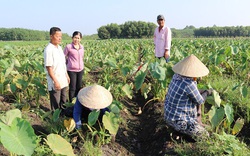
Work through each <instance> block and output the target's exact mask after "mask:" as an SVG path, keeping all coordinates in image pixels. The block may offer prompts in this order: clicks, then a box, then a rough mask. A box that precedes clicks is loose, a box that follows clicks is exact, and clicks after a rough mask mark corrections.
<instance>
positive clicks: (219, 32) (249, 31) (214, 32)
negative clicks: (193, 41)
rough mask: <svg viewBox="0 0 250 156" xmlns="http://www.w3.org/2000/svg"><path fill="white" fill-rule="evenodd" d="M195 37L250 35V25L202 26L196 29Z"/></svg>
mask: <svg viewBox="0 0 250 156" xmlns="http://www.w3.org/2000/svg"><path fill="white" fill-rule="evenodd" d="M194 36H195V37H249V36H250V26H245V27H244V26H236V27H234V26H232V27H217V26H213V27H205V28H204V27H201V28H199V29H194Z"/></svg>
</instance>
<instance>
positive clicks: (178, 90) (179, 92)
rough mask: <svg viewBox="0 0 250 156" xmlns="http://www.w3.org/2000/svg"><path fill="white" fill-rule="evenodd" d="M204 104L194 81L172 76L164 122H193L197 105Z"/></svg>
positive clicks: (177, 75) (195, 117)
mask: <svg viewBox="0 0 250 156" xmlns="http://www.w3.org/2000/svg"><path fill="white" fill-rule="evenodd" d="M202 103H204V99H203V97H202V96H201V94H200V92H199V90H198V88H197V83H196V81H194V80H193V78H190V77H184V76H181V75H179V74H174V76H173V79H172V81H171V83H170V85H169V88H168V93H167V95H166V100H165V106H164V110H165V114H164V117H165V120H166V121H176V120H184V121H193V120H196V119H197V107H196V106H197V105H198V104H202Z"/></svg>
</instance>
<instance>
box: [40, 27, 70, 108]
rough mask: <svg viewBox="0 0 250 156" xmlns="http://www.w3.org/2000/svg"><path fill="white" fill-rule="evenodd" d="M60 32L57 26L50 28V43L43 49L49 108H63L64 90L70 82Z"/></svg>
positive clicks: (64, 101)
mask: <svg viewBox="0 0 250 156" xmlns="http://www.w3.org/2000/svg"><path fill="white" fill-rule="evenodd" d="M61 40H62V32H61V29H60V28H58V27H52V28H51V29H50V43H49V44H48V45H47V46H46V48H45V49H44V66H45V71H46V78H47V82H48V90H49V95H50V104H51V110H53V111H54V110H55V109H57V108H59V109H63V104H64V103H66V99H67V96H66V95H67V94H66V90H67V87H68V84H69V82H70V79H69V76H68V74H67V69H66V63H65V62H66V61H65V56H64V53H63V50H62V48H61V46H60V45H59V44H60V43H61Z"/></svg>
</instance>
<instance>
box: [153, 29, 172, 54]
mask: <svg viewBox="0 0 250 156" xmlns="http://www.w3.org/2000/svg"><path fill="white" fill-rule="evenodd" d="M171 40H172V34H171V29H170V28H169V27H166V26H164V27H163V28H162V29H161V30H160V32H159V27H157V28H156V29H155V32H154V44H155V56H156V57H163V56H164V53H165V49H168V51H169V55H170V48H171Z"/></svg>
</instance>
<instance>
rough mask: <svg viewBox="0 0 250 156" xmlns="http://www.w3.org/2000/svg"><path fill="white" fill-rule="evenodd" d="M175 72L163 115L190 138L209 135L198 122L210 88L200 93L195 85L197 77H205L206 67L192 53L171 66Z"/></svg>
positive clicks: (170, 123) (170, 124)
mask: <svg viewBox="0 0 250 156" xmlns="http://www.w3.org/2000/svg"><path fill="white" fill-rule="evenodd" d="M173 71H174V72H175V74H174V75H173V78H172V80H171V83H170V85H169V88H168V93H167V95H166V99H165V108H164V112H165V114H164V118H165V120H166V122H167V124H168V125H169V126H171V127H173V128H174V129H175V130H176V131H179V132H181V133H185V134H188V135H190V136H192V137H199V136H208V132H207V131H206V130H205V128H204V127H203V124H202V122H201V104H203V103H204V102H205V99H206V97H207V95H210V94H211V93H212V90H211V89H210V90H205V91H203V93H202V94H201V93H200V92H199V90H198V88H197V82H196V78H197V77H203V76H206V75H207V74H208V73H209V70H208V68H207V67H206V66H205V65H204V64H203V63H202V62H201V61H200V60H199V59H198V58H197V57H196V56H194V55H191V56H189V57H186V58H185V59H183V60H182V61H180V62H178V63H177V64H176V65H175V66H174V67H173Z"/></svg>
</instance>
